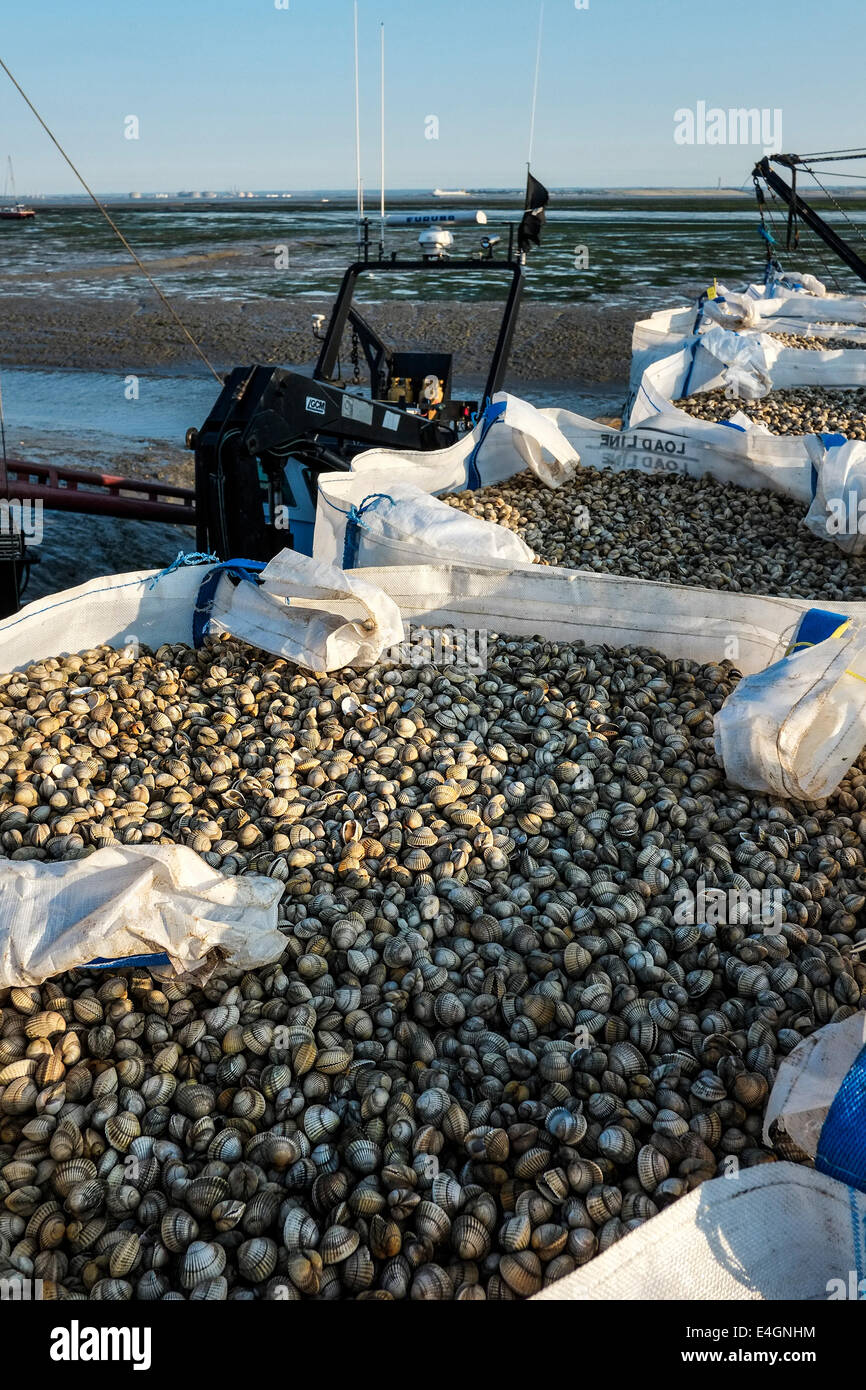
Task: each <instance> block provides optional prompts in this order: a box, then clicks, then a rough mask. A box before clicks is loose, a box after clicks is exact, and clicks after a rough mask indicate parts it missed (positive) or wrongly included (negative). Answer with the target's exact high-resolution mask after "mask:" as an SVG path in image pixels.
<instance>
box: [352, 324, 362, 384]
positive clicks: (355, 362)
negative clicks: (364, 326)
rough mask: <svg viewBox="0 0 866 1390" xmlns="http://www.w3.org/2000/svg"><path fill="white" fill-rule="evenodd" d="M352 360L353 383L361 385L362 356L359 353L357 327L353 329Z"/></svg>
mask: <svg viewBox="0 0 866 1390" xmlns="http://www.w3.org/2000/svg"><path fill="white" fill-rule="evenodd" d="M351 361H352V385H353V386H360V384H361V358H360V354H359V352H358V330H357V328H353V329H352V357H351Z"/></svg>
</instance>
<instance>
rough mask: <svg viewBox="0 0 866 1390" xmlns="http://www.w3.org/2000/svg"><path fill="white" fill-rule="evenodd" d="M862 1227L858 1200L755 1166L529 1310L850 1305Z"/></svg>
mask: <svg viewBox="0 0 866 1390" xmlns="http://www.w3.org/2000/svg"><path fill="white" fill-rule="evenodd" d="M864 1226H866V1197H864V1196H863V1194H862V1193H860V1192H856V1191H854V1190H853V1189H852V1188H850V1187H846V1186H845V1185H844V1184H843V1183H840V1182H835V1181H834V1180H833V1178H828V1177H825V1176H824V1175H823V1174H822V1173H816V1172H814V1171H813V1170H812V1169H810V1168H801V1167H798V1165H797V1164H794V1163H766V1164H760V1165H758V1166H757V1167H755V1168H743V1169H741V1170H740V1171H739V1172H738V1173H736V1174H732V1176H731V1177H727V1178H713V1179H711V1180H710V1181H709V1182H705V1183H702V1184H701V1186H700V1187H698V1188H696V1189H695V1191H694V1192H690V1193H689V1194H688V1195H687V1196H686V1197H681V1198H680V1199H679V1201H677V1202H674V1203H673V1204H672V1205H671V1206H669V1207H666V1208H665V1210H664V1211H662V1212H660V1213H659V1215H658V1216H654V1217H653V1218H652V1220H650V1221H648V1222H646V1224H645V1225H643V1226H640V1227H638V1229H637V1230H635V1231H631V1232H630V1233H629V1234H628V1235H627V1236H624V1237H623V1238H622V1240H619V1241H617V1242H616V1244H615V1245H612V1246H611V1247H610V1248H609V1249H608V1250H606V1251H605V1252H604V1254H603V1255H599V1256H597V1258H596V1259H594V1260H592V1261H591V1262H590V1263H589V1264H588V1265H586V1266H585V1268H583V1269H578V1270H576V1271H575V1272H574V1274H569V1275H567V1276H566V1278H565V1279H561V1280H559V1282H558V1283H555V1284H551V1285H550V1287H549V1288H547V1289H544V1290H543V1291H542V1292H541V1293H539V1294H536V1296H535V1299H534V1300H533V1301H534V1302H554V1301H560V1302H561V1301H573V1302H607V1301H621V1300H633V1299H652V1300H653V1301H654V1302H658V1301H668V1300H673V1299H682V1300H683V1301H688V1302H695V1301H703V1300H708V1299H713V1300H716V1299H725V1300H759V1301H763V1300H770V1301H775V1300H778V1301H782V1300H785V1301H788V1300H824V1299H828V1298H835V1299H838V1298H845V1297H853V1298H856V1297H858V1294H857V1291H856V1290H857V1275H856V1273H855V1274H854V1275H853V1280H852V1277H851V1276H852V1272H853V1271H859V1270H863V1269H864V1244H863V1236H862V1231H863V1229H864ZM694 1346H695V1349H696V1350H701V1349H702V1347H704V1348H705V1346H706V1343H701V1342H699V1341H698V1340H697V1339H696V1340H695V1343H694Z"/></svg>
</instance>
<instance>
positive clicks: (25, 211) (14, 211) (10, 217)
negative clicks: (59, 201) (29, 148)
mask: <svg viewBox="0 0 866 1390" xmlns="http://www.w3.org/2000/svg"><path fill="white" fill-rule="evenodd" d="M10 192H11V197H12V202H11V204H9V205H8V206H7V205H6V204H5V203H4V204H3V206H2V207H0V219H2V220H3V221H4V222H25V221H27V219H28V218H30V217H35V216H36V211H35V209H34V208H28V207H25V205H24V204H23V203H16V201H15V175H14V173H13V172H12V156H11V154H10V155H9V158H8V160H7V162H6V184H5V187H4V189H3V197H4V198H8V197H9V196H10Z"/></svg>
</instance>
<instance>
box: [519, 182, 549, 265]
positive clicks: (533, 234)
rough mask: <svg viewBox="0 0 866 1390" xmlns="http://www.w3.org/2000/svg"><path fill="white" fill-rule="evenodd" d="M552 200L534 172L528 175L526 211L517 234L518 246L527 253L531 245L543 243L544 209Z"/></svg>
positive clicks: (523, 252) (523, 253) (522, 251)
mask: <svg viewBox="0 0 866 1390" xmlns="http://www.w3.org/2000/svg"><path fill="white" fill-rule="evenodd" d="M549 202H550V194H549V193H548V191H547V189H546V188H545V186H544V184H543V183H539V182H538V179H537V178H535V177H534V176H533V175H532V174H527V176H526V203H525V207H526V212H525V213H524V214H523V221H522V222H521V224H520V231H519V232H518V234H517V246H518V249H519V251H520V253H521V255H525V254H526V252H527V251H528V250H529V248H530V246H540V245H541V229H542V227H543V226H544V223H545V220H546V219H545V216H544V209H545V208H546V207H547V204H548V203H549Z"/></svg>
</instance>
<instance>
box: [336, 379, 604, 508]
mask: <svg viewBox="0 0 866 1390" xmlns="http://www.w3.org/2000/svg"><path fill="white" fill-rule="evenodd" d="M577 463H578V460H577V458H576V457H575V455H574V451H573V449H572V448H571V446H570V445H569V443H568V441H567V440H566V439H564V438H563V437H562V435H561V434H560V432H559V431H558V430H557V428H556V426H555V424H554V423H553V421H552V420H550V419H549V418H548V417H547V416H546V415H545V414H544V412H542V411H540V410H537V409H536V408H535V406H533V405H530V404H529V403H528V401H522V400H520V399H519V398H518V397H517V396H509V395H508V394H507V393H506V392H501V393H499V394H498V395H496V396H494V398H493V401H492V402H491V404H490V405H489V406H488V407H487V409H486V410H485V412H484V414H483V415H482V417H481V419H480V420H479V421H478V424H477V425H476V426H475V428H474V430H473V431H472V432H471V434H466V435H464V436H463V438H462V439H458V440H457V442H456V444H451V445H449V446H448V448H447V449H432V450H431V449H419V450H406V451H404V450H394V449H368V450H367V451H366V452H365V453H363V454H358V455H357V456H356V457H355V458H354V459H353V460H352V472H353V473H364V472H371V471H375V472H381V471H382V469H395V470H397V471H399V476H400V478H401V479H402V481H404V482H410V483H416V484H417V486H418V487H420V488H421V489H422V491H424V492H430V493H435V492H459V491H462V489H464V488H480V487H486V486H487V485H488V484H489V483H501V482H504V481H505V479H506V478H512V477H514V475H515V473H521V472H522V471H523V469H524V468H530V469H532V471H533V473H535V474H536V475H537V476H538V477H539V478H540V479H541V481H542V482H543V483H545V484H546V485H547V487H560V486H561V485H562V484H563V483H565V482H568V479H569V478H570V477H571V475H572V473H573V472H574V469H575V468H576V467H577Z"/></svg>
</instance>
